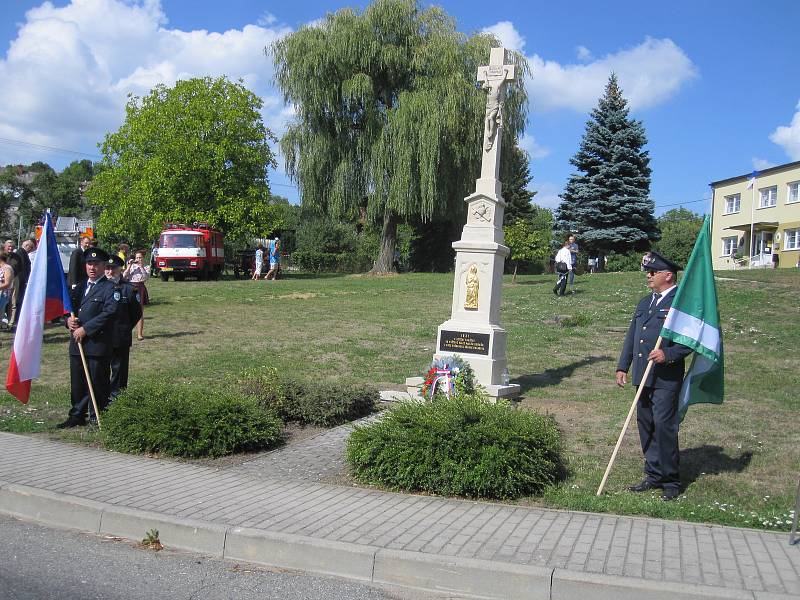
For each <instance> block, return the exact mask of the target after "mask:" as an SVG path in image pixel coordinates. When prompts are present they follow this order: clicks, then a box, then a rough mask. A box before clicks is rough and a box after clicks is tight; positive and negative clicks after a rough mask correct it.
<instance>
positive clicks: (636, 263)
mask: <svg viewBox="0 0 800 600" xmlns="http://www.w3.org/2000/svg"><path fill="white" fill-rule="evenodd" d="M643 254H644V252H636V251H633V252H628V253H626V254H617V253H615V252H611V253H609V254H608V255H606V265H605V270H606V271H608V272H617V271H639V270H640V269H641V268H642V255H643Z"/></svg>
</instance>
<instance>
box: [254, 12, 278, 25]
mask: <svg viewBox="0 0 800 600" xmlns="http://www.w3.org/2000/svg"><path fill="white" fill-rule="evenodd" d="M277 20H278V18H277V17H276V16H275V15H273V14H272V13H271V12H269V11H264V12H263V13H261V16H260V17H259V18H258V21H256V24H258V25H261V26H262V27H268V26H270V25H273V24H274V23H275V22H276V21H277Z"/></svg>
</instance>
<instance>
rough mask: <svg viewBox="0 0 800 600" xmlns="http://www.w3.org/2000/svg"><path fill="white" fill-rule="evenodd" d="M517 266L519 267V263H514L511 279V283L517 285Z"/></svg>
mask: <svg viewBox="0 0 800 600" xmlns="http://www.w3.org/2000/svg"><path fill="white" fill-rule="evenodd" d="M517 266H519V261H518V260H515V261H514V276H513V277H512V278H511V283H517Z"/></svg>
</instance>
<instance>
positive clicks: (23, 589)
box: [0, 515, 430, 600]
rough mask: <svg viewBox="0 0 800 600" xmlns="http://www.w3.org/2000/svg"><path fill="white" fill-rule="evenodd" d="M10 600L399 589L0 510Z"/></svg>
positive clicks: (309, 599) (366, 596)
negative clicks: (270, 567) (154, 545)
mask: <svg viewBox="0 0 800 600" xmlns="http://www.w3.org/2000/svg"><path fill="white" fill-rule="evenodd" d="M0 557H2V559H0V598H2V599H3V600H47V599H50V598H52V599H58V600H91V599H94V598H97V599H102V600H122V599H128V598H131V599H133V598H135V599H137V600H149V599H161V598H169V599H170V600H184V599H185V600H204V599H208V600H212V599H213V600H220V599H223V598H231V599H233V598H235V599H237V600H240V599H241V600H250V599H252V600H256V599H258V600H265V599H275V600H300V599H303V600H323V599H324V600H330V599H334V598H335V599H348V600H392V599H397V598H414V599H419V600H422V599H423V598H426V597H428V598H429V597H430V596H423V595H411V596H410V595H405V594H404V595H403V596H399V595H395V594H390V593H388V592H386V591H384V590H380V589H377V588H375V587H371V586H367V585H361V584H357V583H352V582H349V581H345V580H341V579H333V578H322V577H311V576H307V575H303V574H298V573H286V572H274V571H267V570H265V569H262V568H259V567H256V566H253V565H247V564H242V563H234V562H230V561H224V560H219V559H215V558H209V557H207V556H202V555H199V554H191V553H188V552H177V551H171V550H169V549H165V550H162V551H160V552H154V551H152V550H144V549H142V548H139V547H137V546H136V545H135V544H134V543H132V542H130V541H125V540H120V539H119V538H107V537H100V536H96V535H90V534H83V533H76V532H72V531H65V530H60V529H49V528H46V527H42V526H40V525H35V524H32V523H28V522H24V521H18V520H16V519H12V518H10V517H7V516H4V515H0Z"/></svg>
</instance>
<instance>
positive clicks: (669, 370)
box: [617, 288, 692, 390]
mask: <svg viewBox="0 0 800 600" xmlns="http://www.w3.org/2000/svg"><path fill="white" fill-rule="evenodd" d="M676 289H677V288H673V289H672V291H670V292H669V293H668V294H667V295H666V296H664V297H663V298H662V299H661V302H659V303H658V305H656V306H655V307H653V309H652V310H650V304H651V302H652V301H653V295H652V294H649V295H647V296H645V297H644V298H642V299H641V300H640V301H639V304H638V305H637V306H636V310H635V311H634V313H633V319H631V324H630V327H629V328H628V334H627V335H626V336H625V344H624V345H623V346H622V352H621V354H620V357H619V362H618V363H617V371H624V372H626V373H627V372H628V369H629V368H630V367H631V366H632V367H633V373H632V381H633V384H634V385H636V386H638V385H639V384H640V383H641V381H642V375H644V372H645V369H646V368H647V362H648V361H647V357H648V355H649V354H650V352H652V350H653V348H655V346H656V341H657V340H658V336H659V334H660V333H661V328H662V327H663V325H664V319H666V318H667V313H668V312H669V308H670V306H672V300H673V299H674V298H675V292H676ZM661 350H663V351H664V358H665V362H664V363H663V364H656V363H653V368H652V369H651V370H650V374H649V376H648V377H647V383H646V384H645V385H646V386H648V387H654V388H661V389H667V390H678V389H679V388H680V387H681V383H682V382H683V372H684V358H686V356H688V355H689V354H691V352H692V350H691V349H690V348H687V347H686V346H684V345H682V344H677V343H675V342H673V341H671V340H661Z"/></svg>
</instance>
